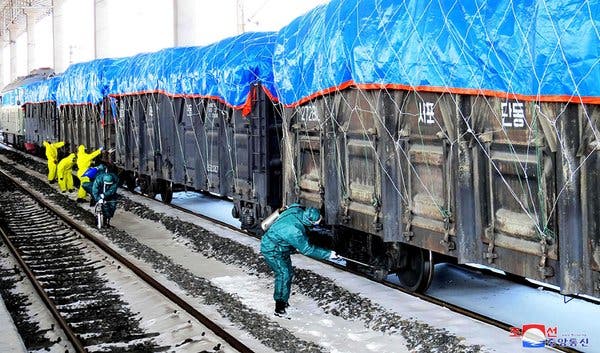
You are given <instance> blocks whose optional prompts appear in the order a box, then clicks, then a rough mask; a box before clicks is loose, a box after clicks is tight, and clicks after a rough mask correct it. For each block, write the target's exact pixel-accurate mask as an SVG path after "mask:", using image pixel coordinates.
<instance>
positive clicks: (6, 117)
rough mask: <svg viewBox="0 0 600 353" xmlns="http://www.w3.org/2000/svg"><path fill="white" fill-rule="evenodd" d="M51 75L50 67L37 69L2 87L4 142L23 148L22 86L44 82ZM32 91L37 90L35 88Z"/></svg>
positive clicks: (0, 111) (0, 118)
mask: <svg viewBox="0 0 600 353" xmlns="http://www.w3.org/2000/svg"><path fill="white" fill-rule="evenodd" d="M53 75H54V71H53V70H52V69H49V68H41V69H37V70H34V71H32V72H31V74H29V75H27V76H25V77H20V78H18V79H17V80H15V81H14V82H12V83H10V84H8V85H6V86H5V87H4V88H3V89H2V93H1V95H2V107H1V108H0V129H1V132H2V138H3V141H4V143H6V144H8V145H11V146H15V147H18V148H25V145H24V142H25V140H26V136H25V131H26V130H27V127H26V126H25V120H24V111H23V109H21V105H22V104H23V103H24V102H25V100H26V97H24V94H25V92H24V90H23V86H25V85H29V84H35V83H36V82H44V81H45V80H46V78H48V77H51V76H53ZM32 92H37V90H35V91H32ZM27 98H29V97H27ZM28 147H29V145H28Z"/></svg>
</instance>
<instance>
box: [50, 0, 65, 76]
mask: <svg viewBox="0 0 600 353" xmlns="http://www.w3.org/2000/svg"><path fill="white" fill-rule="evenodd" d="M64 3H65V0H53V1H52V52H53V57H54V71H55V72H63V71H65V69H66V68H67V67H68V66H69V56H68V50H67V49H68V48H67V44H66V38H65V23H64V21H65V14H64Z"/></svg>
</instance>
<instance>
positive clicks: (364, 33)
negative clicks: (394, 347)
mask: <svg viewBox="0 0 600 353" xmlns="http://www.w3.org/2000/svg"><path fill="white" fill-rule="evenodd" d="M428 4H429V5H427V7H426V9H425V8H424V6H425V4H424V3H422V2H395V1H375V0H373V1H360V2H358V3H355V2H347V1H340V0H334V1H331V2H330V3H329V4H327V5H324V6H323V7H319V8H317V9H315V10H313V11H311V12H309V13H308V14H306V15H305V16H303V17H301V18H299V19H297V20H295V21H294V22H292V23H290V24H289V25H288V26H287V27H284V28H283V29H282V30H280V32H279V36H278V42H277V48H278V50H277V51H276V52H275V55H274V58H273V64H274V71H275V72H276V75H275V77H276V82H275V85H276V87H277V88H278V97H279V99H280V102H281V103H282V104H283V105H284V106H285V107H286V109H285V111H284V114H283V124H284V129H283V131H284V136H285V137H284V142H283V144H282V146H285V147H284V149H283V154H284V155H283V158H282V160H283V161H284V171H283V172H284V197H285V200H286V203H290V202H300V203H303V204H307V205H311V206H315V207H318V208H320V209H322V210H323V211H324V213H325V221H326V223H328V224H330V225H334V227H335V231H336V237H335V243H336V245H335V248H336V251H338V252H339V253H340V254H342V255H346V256H348V257H351V258H355V259H358V260H360V261H361V262H365V263H369V264H372V265H375V266H380V267H381V268H382V269H384V270H390V271H394V272H397V273H398V276H399V279H400V281H401V282H402V283H403V284H404V285H405V286H406V287H408V288H410V289H413V290H423V289H425V288H427V286H428V285H429V282H430V280H431V275H432V271H433V261H432V259H433V258H434V257H443V258H446V259H447V258H451V259H454V260H455V261H457V262H458V263H477V264H485V265H488V266H491V267H495V268H498V269H501V270H504V271H507V272H509V273H512V274H516V275H519V276H524V277H528V278H532V279H536V280H540V281H544V282H546V283H551V284H555V285H557V286H560V287H561V291H562V292H563V293H565V294H576V293H579V294H589V295H593V296H596V297H598V296H599V295H600V257H599V256H598V254H600V233H598V227H599V221H600V213H599V207H598V206H600V205H599V204H598V202H600V197H599V195H598V180H599V179H598V173H599V172H600V169H599V167H600V165H599V164H598V162H599V158H600V152H599V149H598V143H599V136H600V133H599V127H600V106H599V105H597V104H598V103H600V98H599V97H600V87H599V86H598V84H597V82H598V81H597V78H598V77H600V68H599V67H598V61H599V60H600V59H599V56H598V55H597V54H598V51H597V48H598V44H600V38H599V37H598V35H597V32H595V31H593V30H590V28H591V27H589V25H590V23H593V22H595V21H597V20H598V16H599V14H600V12H598V11H596V12H593V13H588V12H587V11H584V10H582V9H583V8H585V6H583V7H580V6H579V5H578V4H579V3H577V2H572V1H559V2H553V6H550V7H545V6H546V5H547V2H534V3H528V5H525V4H524V3H523V2H518V3H514V2H508V1H506V2H505V1H500V2H495V3H494V5H493V6H492V5H491V4H488V5H485V6H483V7H481V6H471V5H475V4H470V3H469V2H467V3H461V4H460V5H458V6H456V5H457V4H455V3H446V2H439V3H436V4H431V3H428ZM587 5H590V6H593V7H595V9H596V10H598V6H597V4H596V5H591V4H587ZM587 5H586V6H587ZM499 14H511V15H509V16H507V17H504V16H498V15H499ZM565 18H567V19H569V22H568V24H567V23H566V22H561V20H562V19H565ZM431 24H435V25H431ZM521 26H524V27H525V28H528V29H529V30H531V32H530V33H535V34H536V35H523V36H519V35H514V33H516V32H518V31H517V29H518V28H523V27H521ZM592 27H593V26H592ZM491 28H493V29H494V31H490V30H489V29H491ZM551 28H553V29H554V31H550V29H551ZM557 28H558V29H557ZM299 33H302V36H298V34H299ZM541 33H544V35H541ZM553 33H554V34H553ZM559 33H560V34H561V35H559ZM323 38H328V39H330V40H326V41H324V40H323ZM582 38H585V39H586V40H589V41H590V43H594V44H593V45H591V46H587V45H586V47H585V48H587V49H589V50H590V52H589V53H587V52H586V50H587V49H583V48H579V49H581V50H582V51H581V52H580V51H579V49H574V50H570V49H573V47H569V46H568V45H567V46H564V47H563V46H560V43H563V44H564V43H566V41H568V40H571V41H573V43H575V42H577V43H579V42H580V41H581V39H582ZM553 43H554V44H553ZM556 43H559V44H556ZM557 45H558V46H560V47H561V49H564V51H562V52H561V53H562V54H563V55H562V56H556V55H554V52H553V51H552V50H554V48H556V47H557ZM518 53H520V54H518ZM523 53H526V55H521V54H523ZM588 57H589V58H592V57H593V58H594V59H593V60H591V61H589V60H588V59H587V58H588ZM294 58H302V59H301V60H294ZM584 63H587V64H584ZM588 64H589V65H591V66H589V65H588ZM316 68H319V70H318V71H317V70H316ZM548 70H550V71H551V72H552V73H551V74H549V73H548ZM313 72H318V73H319V74H318V75H315V74H313ZM541 72H546V73H548V74H547V75H542V76H540V74H539V73H541ZM306 73H309V74H306ZM593 77H596V79H594V78H593Z"/></svg>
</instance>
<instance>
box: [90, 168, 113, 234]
mask: <svg viewBox="0 0 600 353" xmlns="http://www.w3.org/2000/svg"><path fill="white" fill-rule="evenodd" d="M118 183H119V178H118V177H117V175H116V174H114V173H109V172H103V173H98V174H97V175H96V178H95V179H94V184H93V185H92V197H93V198H94V200H95V202H97V203H100V204H102V213H103V215H104V223H105V224H104V226H106V227H110V219H111V218H112V217H113V216H114V215H115V211H116V210H117V203H116V200H117V188H118Z"/></svg>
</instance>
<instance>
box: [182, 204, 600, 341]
mask: <svg viewBox="0 0 600 353" xmlns="http://www.w3.org/2000/svg"><path fill="white" fill-rule="evenodd" d="M173 203H174V204H176V205H178V206H181V207H185V208H187V209H190V210H192V211H195V212H199V213H202V214H206V215H208V216H210V217H215V218H217V219H219V220H221V221H224V222H227V223H229V224H232V225H239V222H238V221H237V220H236V219H234V218H233V217H231V207H232V203H231V202H228V201H225V200H219V199H213V200H211V198H210V197H209V196H206V195H202V194H198V193H194V192H181V193H175V194H174V197H173ZM296 262H297V261H296V260H295V264H296ZM390 279H391V280H392V281H393V280H394V278H393V276H390ZM427 294H429V295H431V296H433V297H435V298H438V299H441V300H445V301H448V302H450V303H452V304H456V305H459V306H461V307H464V308H467V309H470V310H472V311H474V312H477V313H480V314H483V315H487V316H490V317H493V318H495V319H497V320H499V321H502V322H506V323H509V324H511V325H514V326H515V327H519V328H520V327H522V325H524V324H531V323H542V324H544V325H546V327H551V328H554V327H557V328H558V337H557V338H561V337H562V338H572V337H573V336H577V337H579V339H578V343H577V346H576V347H574V348H577V349H578V350H581V351H583V352H600V338H598V337H597V334H596V333H597V332H600V320H597V318H599V317H600V305H597V304H593V303H589V302H586V301H584V300H581V299H573V300H571V301H569V302H567V303H565V298H564V297H563V296H562V295H560V294H558V293H555V292H551V291H547V290H543V289H541V287H540V289H536V288H532V287H528V286H525V285H522V284H518V283H513V282H510V281H508V280H505V279H502V278H497V277H493V276H490V275H485V274H482V273H481V272H478V271H477V270H476V269H475V268H474V269H473V270H472V271H469V270H466V269H464V268H459V267H456V266H452V265H448V264H438V265H436V270H435V276H434V279H433V282H432V284H431V287H430V289H429V290H428V292H427ZM439 323H440V324H443V319H440V321H439ZM464 329H465V330H470V328H468V327H465V328H464ZM457 334H460V332H457ZM503 334H505V335H507V336H508V333H503ZM586 338H587V343H586V341H585V339H586ZM486 339H488V338H486ZM512 340H513V341H515V340H517V341H518V338H516V339H515V338H512ZM582 340H583V341H582ZM581 342H583V343H584V344H585V345H586V346H587V347H586V346H582V344H581Z"/></svg>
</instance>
